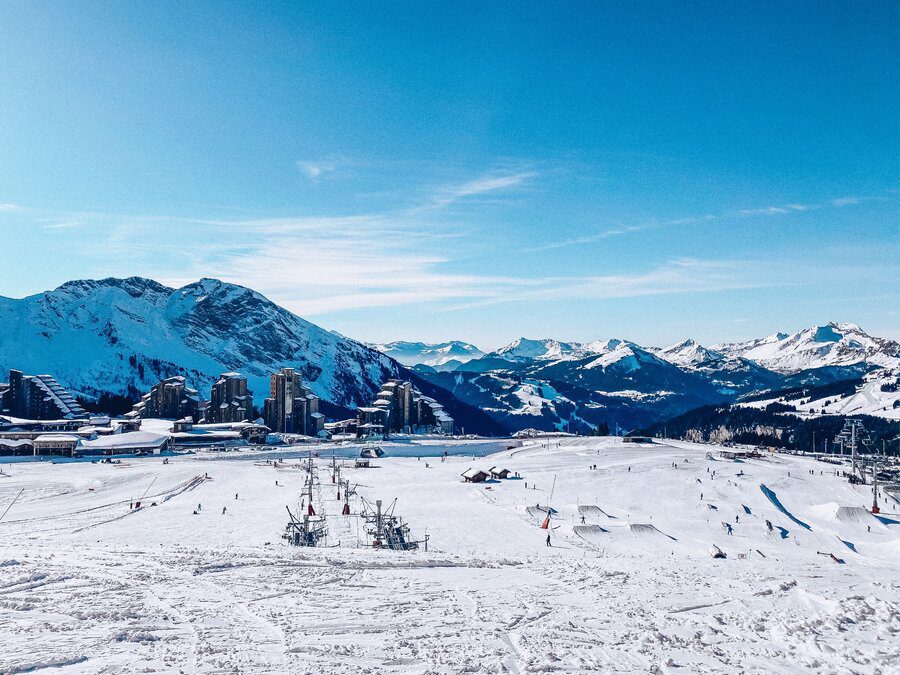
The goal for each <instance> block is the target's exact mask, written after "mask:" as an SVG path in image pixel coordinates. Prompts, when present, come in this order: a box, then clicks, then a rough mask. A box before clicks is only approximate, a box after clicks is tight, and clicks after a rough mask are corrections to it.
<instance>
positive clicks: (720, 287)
mask: <svg viewBox="0 0 900 675" xmlns="http://www.w3.org/2000/svg"><path fill="white" fill-rule="evenodd" d="M776 271H777V270H776V268H775V266H773V265H772V264H770V263H763V262H760V261H747V260H699V259H693V258H678V259H673V260H669V261H667V262H665V263H662V264H659V265H655V266H652V267H650V269H647V270H644V271H636V272H634V273H633V274H605V275H604V274H601V275H590V276H579V277H556V278H546V279H541V280H540V283H539V284H538V285H537V287H534V288H523V289H513V290H511V291H510V292H507V293H504V294H503V295H502V296H498V297H494V298H488V299H484V300H477V301H474V302H471V303H466V304H464V305H457V306H454V307H449V308H448V309H461V308H471V307H479V306H484V305H492V304H499V303H507V302H533V301H540V300H558V299H563V298H571V299H589V300H602V299H611V298H631V297H640V296H652V295H671V294H679V293H709V292H716V291H725V290H735V289H744V288H764V287H773V286H783V285H786V284H788V283H790V282H789V281H787V280H786V278H783V277H782V275H780V274H777V273H775V272H776Z"/></svg>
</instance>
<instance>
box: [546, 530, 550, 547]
mask: <svg viewBox="0 0 900 675" xmlns="http://www.w3.org/2000/svg"><path fill="white" fill-rule="evenodd" d="M547 546H551V544H550V533H549V532H548V533H547Z"/></svg>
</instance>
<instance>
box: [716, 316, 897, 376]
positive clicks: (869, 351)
mask: <svg viewBox="0 0 900 675" xmlns="http://www.w3.org/2000/svg"><path fill="white" fill-rule="evenodd" d="M713 349H715V350H717V351H720V352H723V353H725V354H729V355H733V356H741V357H743V358H746V359H750V360H751V361H754V362H755V363H757V364H759V365H761V366H763V367H765V368H768V369H770V370H775V371H778V372H780V373H796V372H799V371H803V370H811V369H816V368H831V367H846V366H855V365H865V366H870V367H875V366H881V367H886V368H897V367H898V366H900V343H897V342H896V341H894V340H888V339H886V338H878V337H872V336H871V335H869V334H867V333H866V332H865V331H864V330H863V329H862V328H860V327H859V326H857V325H856V324H854V323H829V324H826V325H824V326H813V327H812V328H806V329H804V330H801V331H798V332H796V333H793V334H787V333H776V334H774V335H769V336H768V337H765V338H760V339H757V340H749V341H747V342H736V343H730V344H722V345H717V346H715V347H713Z"/></svg>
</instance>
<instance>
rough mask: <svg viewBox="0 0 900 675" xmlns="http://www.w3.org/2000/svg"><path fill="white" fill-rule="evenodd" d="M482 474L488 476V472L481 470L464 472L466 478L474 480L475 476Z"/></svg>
mask: <svg viewBox="0 0 900 675" xmlns="http://www.w3.org/2000/svg"><path fill="white" fill-rule="evenodd" d="M480 473H483V474H485V475H487V473H488V472H487V471H483V470H481V469H466V470H465V471H463V472H462V475H463V477H465V478H474V477H475V476H477V475H478V474H480Z"/></svg>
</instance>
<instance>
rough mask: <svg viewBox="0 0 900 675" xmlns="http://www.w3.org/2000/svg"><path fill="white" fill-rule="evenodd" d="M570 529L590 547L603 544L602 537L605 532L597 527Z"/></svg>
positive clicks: (580, 526) (577, 526)
mask: <svg viewBox="0 0 900 675" xmlns="http://www.w3.org/2000/svg"><path fill="white" fill-rule="evenodd" d="M572 529H573V530H575V534H577V535H578V536H579V537H581V538H582V539H583V540H584V541H586V542H587V543H588V544H591V545H592V546H601V545H602V544H603V543H604V541H603V535H604V534H606V532H607V530H604V529H603V528H602V527H600V526H599V525H576V526H575V527H574V528H572Z"/></svg>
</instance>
